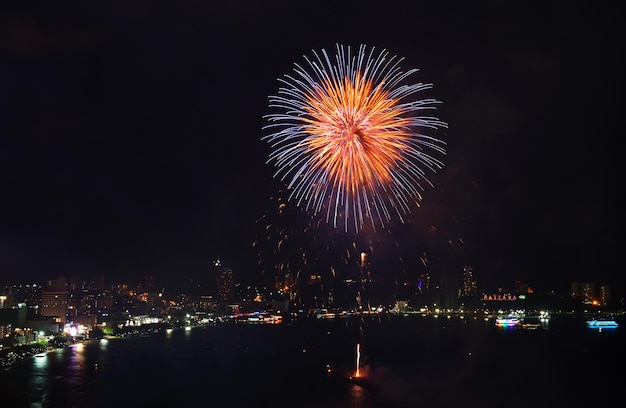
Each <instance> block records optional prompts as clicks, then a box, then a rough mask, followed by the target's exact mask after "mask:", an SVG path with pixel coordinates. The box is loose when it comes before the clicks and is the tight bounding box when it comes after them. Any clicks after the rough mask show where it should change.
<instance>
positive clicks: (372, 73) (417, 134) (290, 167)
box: [262, 45, 447, 232]
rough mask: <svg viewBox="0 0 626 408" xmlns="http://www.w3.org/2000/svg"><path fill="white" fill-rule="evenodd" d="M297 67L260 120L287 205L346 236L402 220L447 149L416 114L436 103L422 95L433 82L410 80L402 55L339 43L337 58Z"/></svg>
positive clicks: (435, 124) (433, 122)
mask: <svg viewBox="0 0 626 408" xmlns="http://www.w3.org/2000/svg"><path fill="white" fill-rule="evenodd" d="M305 60H306V65H299V64H295V68H294V74H292V75H285V76H284V78H281V79H279V81H280V83H281V87H280V88H279V90H278V94H277V95H272V96H270V97H269V106H270V108H271V109H274V110H275V113H271V114H268V115H266V116H265V118H266V119H267V120H268V122H269V124H268V125H266V126H265V127H264V128H263V129H264V130H265V131H268V132H269V134H267V135H265V136H263V138H262V139H263V140H265V141H267V142H268V143H269V144H270V145H271V149H272V151H271V153H270V156H269V159H268V163H270V162H273V163H274V165H275V166H276V168H277V170H276V172H275V175H274V176H275V177H281V180H282V181H284V182H286V184H287V187H288V188H289V189H290V191H291V193H290V196H289V199H290V200H295V201H296V202H297V204H298V205H299V206H301V207H303V208H305V210H306V211H311V212H312V213H313V214H320V213H321V214H324V213H325V218H326V221H327V222H331V221H332V224H333V226H334V227H337V226H338V225H339V224H341V219H343V224H344V226H345V230H346V232H347V231H348V229H349V226H351V225H352V226H353V227H354V229H355V231H356V232H358V231H359V230H361V229H363V228H364V227H365V226H371V227H372V228H376V226H377V225H378V226H381V227H383V228H384V227H385V225H386V224H387V223H389V222H390V221H391V220H392V219H394V218H395V217H396V216H397V217H398V219H399V220H400V221H401V222H404V215H406V214H408V213H409V212H410V211H411V205H412V203H415V204H417V205H418V206H419V204H420V202H421V200H422V196H421V191H423V190H424V188H423V186H422V183H423V182H426V183H427V184H429V185H431V186H432V184H431V183H430V181H429V180H428V179H427V177H426V174H427V171H428V172H436V171H437V170H440V169H441V168H443V163H442V162H441V161H440V160H439V159H437V158H436V157H435V156H436V155H445V149H444V147H443V146H444V145H445V143H444V142H443V141H441V140H439V139H437V138H435V137H433V136H429V135H427V134H425V133H423V131H425V130H430V131H435V130H437V129H438V128H441V127H447V125H446V123H445V122H443V121H441V120H439V119H437V118H436V117H433V116H425V115H422V113H423V112H424V111H428V110H433V109H435V106H436V105H437V104H438V103H439V102H438V101H437V100H435V99H419V98H417V97H416V96H417V94H419V93H420V92H422V91H424V90H427V89H430V88H431V87H432V85H431V84H424V83H413V82H410V81H409V80H410V77H411V76H412V75H413V74H414V73H415V72H417V69H411V70H409V71H406V72H404V71H403V70H402V69H401V67H400V63H401V62H402V61H403V58H398V57H396V56H392V55H390V54H389V52H387V51H386V50H382V51H380V52H377V51H376V50H375V49H374V48H371V49H368V48H367V47H366V46H365V45H361V46H360V47H359V49H358V51H357V52H356V53H355V54H353V52H352V50H351V48H350V47H344V46H341V45H337V48H336V54H335V55H334V58H333V57H331V56H330V55H329V54H328V53H327V52H326V50H322V51H321V54H319V53H317V52H315V51H313V58H308V57H305Z"/></svg>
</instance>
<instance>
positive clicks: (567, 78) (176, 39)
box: [0, 0, 626, 293]
mask: <svg viewBox="0 0 626 408" xmlns="http://www.w3.org/2000/svg"><path fill="white" fill-rule="evenodd" d="M13 3H14V5H13V6H10V5H9V6H7V5H4V6H3V10H2V11H1V15H0V90H1V92H0V137H1V141H2V148H1V149H0V182H1V187H2V195H1V199H0V282H1V281H5V282H6V281H8V282H11V281H22V280H25V279H47V278H53V277H56V276H59V275H65V276H71V275H80V276H84V277H90V276H91V275H93V274H96V273H103V274H105V276H106V277H107V279H110V280H121V281H124V280H127V281H129V280H132V279H135V278H137V277H141V276H143V275H146V274H152V275H157V276H164V277H178V276H194V275H196V276H197V275H200V274H202V273H204V271H206V270H207V268H208V266H209V264H210V263H211V261H212V260H213V259H215V258H218V257H219V258H220V259H221V260H222V262H223V264H226V265H229V266H232V267H233V269H234V270H235V272H236V273H237V274H238V276H239V277H240V279H241V280H245V279H250V280H254V278H255V277H256V276H257V274H258V271H257V270H256V261H257V255H256V253H255V250H254V249H253V248H252V242H253V241H255V239H256V234H257V233H258V228H259V226H258V225H257V224H256V220H257V219H258V218H259V217H260V216H261V215H262V214H263V213H264V211H266V210H267V209H268V206H271V202H270V197H272V196H274V195H275V194H276V192H277V191H278V190H279V188H280V186H279V183H278V181H277V180H275V179H273V178H272V173H273V169H272V168H271V166H270V165H267V164H266V163H265V162H266V159H267V155H268V154H269V147H268V146H267V144H266V143H265V142H263V141H261V140H260V139H261V137H262V135H263V134H264V132H263V131H262V127H263V126H264V125H265V122H264V119H263V115H265V114H267V113H269V110H268V106H267V97H268V95H270V94H273V93H276V91H277V89H278V82H277V78H279V77H281V76H283V75H284V74H286V73H289V72H290V71H291V70H292V68H293V63H294V62H302V60H303V59H302V56H303V55H310V54H311V50H319V49H321V48H326V49H327V50H333V49H334V47H335V44H336V43H341V44H345V45H351V46H353V47H358V45H360V44H367V45H369V46H375V47H377V48H381V49H382V48H386V49H387V50H389V51H390V52H391V53H392V54H394V55H398V56H402V57H405V62H404V63H405V65H404V67H405V68H419V69H420V71H419V73H418V74H417V75H416V77H415V78H416V79H417V80H420V81H423V82H432V83H433V84H434V87H433V89H432V90H431V91H430V92H429V94H428V96H430V97H435V98H436V99H439V100H441V101H443V105H442V106H441V107H440V108H439V109H438V111H437V116H438V117H440V118H441V119H443V120H445V121H447V122H448V123H449V129H447V131H446V132H443V133H442V134H441V137H442V138H443V139H444V140H445V141H446V142H447V143H448V146H447V150H448V154H447V156H446V157H445V159H444V161H445V163H446V167H445V168H444V170H443V171H441V172H440V173H438V174H437V175H435V176H433V177H431V181H432V182H433V183H434V184H435V187H434V188H432V189H427V191H426V192H425V194H424V202H423V206H422V208H421V209H420V210H419V211H417V212H416V213H414V214H412V217H413V218H414V219H416V220H418V222H417V225H423V226H429V225H436V226H437V228H438V229H439V231H442V232H441V234H442V235H446V234H448V235H449V237H450V239H451V240H453V241H454V244H455V245H458V243H459V242H461V241H462V242H463V244H462V245H463V246H464V249H463V251H462V255H461V256H462V258H463V259H462V262H463V263H467V264H470V265H473V267H474V272H475V274H476V277H477V279H478V280H479V283H483V284H484V285H485V286H488V285H491V286H494V285H508V286H511V284H512V282H513V280H514V279H520V280H523V281H526V282H528V283H529V284H530V285H531V286H532V287H536V288H539V289H546V290H548V289H557V290H561V291H566V290H567V288H568V285H569V281H570V280H579V281H585V282H595V283H597V284H602V283H610V284H612V285H613V286H614V287H615V290H616V291H618V292H619V291H623V290H624V286H626V285H625V279H624V276H623V275H624V274H623V271H622V267H621V262H618V261H619V260H620V255H621V251H622V248H623V246H622V238H621V231H620V227H619V225H620V223H622V222H623V215H622V211H618V209H620V207H621V206H619V205H618V197H619V196H621V189H622V186H623V184H622V181H621V177H620V173H621V172H620V171H619V169H620V168H621V166H620V165H619V160H621V158H618V152H620V149H621V145H622V143H621V142H620V137H621V136H622V135H623V126H621V123H620V125H618V122H621V120H620V119H621V116H620V114H621V110H620V102H621V101H622V99H623V90H624V89H623V83H624V82H623V76H622V74H623V72H624V63H623V62H624V60H623V57H624V47H623V44H622V43H621V42H620V39H621V38H622V32H621V31H622V30H621V28H620V23H621V21H620V19H619V18H618V16H619V15H620V14H619V13H618V12H617V11H616V10H610V9H598V8H593V9H592V8H590V9H584V8H581V7H580V6H578V5H574V4H571V2H567V1H542V2H527V1H526V2H519V1H517V2H514V1H496V0H492V1H482V2H449V1H427V2H422V1H412V2H398V3H397V2H394V1H386V2H381V3H371V4H370V3H367V2H353V1H344V2H341V1H339V2H328V3H326V2H291V1H280V2H275V1H270V2H251V1H250V2H209V1H191V0H189V1H187V0H178V1H170V2H160V1H159V2H143V1H141V2H140V1H132V0H123V1H121V0H120V1H109V2H103V4H100V5H96V3H98V4H99V2H68V3H65V2H61V3H62V4H66V5H60V4H59V2H44V1H41V2H23V1H16V2H13ZM105 4H106V5H105ZM366 4H369V5H366ZM409 4H410V6H409ZM450 220H453V223H454V228H452V227H449V228H448V226H447V225H448V224H449V223H450V222H451V221H450ZM405 238H406V237H405ZM445 238H446V239H444V241H447V236H446V237H445ZM459 238H461V240H459ZM409 239H410V238H409ZM424 239H425V240H427V239H428V235H427V234H426V235H424V234H421V233H417V232H416V234H415V240H424ZM404 256H406V257H417V255H415V254H406V255H404ZM621 293H623V292H621Z"/></svg>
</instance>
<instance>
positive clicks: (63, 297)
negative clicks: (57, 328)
mask: <svg viewBox="0 0 626 408" xmlns="http://www.w3.org/2000/svg"><path fill="white" fill-rule="evenodd" d="M68 303H69V295H68V292H67V291H54V292H52V291H44V292H42V293H41V315H42V316H48V317H54V318H55V320H56V321H57V322H58V323H65V321H66V320H67V309H68Z"/></svg>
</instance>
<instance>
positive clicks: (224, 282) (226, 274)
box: [216, 267, 235, 302]
mask: <svg viewBox="0 0 626 408" xmlns="http://www.w3.org/2000/svg"><path fill="white" fill-rule="evenodd" d="M216 286H217V300H218V301H220V302H230V301H232V300H234V297H235V277H234V275H233V270H232V269H230V268H225V267H222V268H221V271H220V272H219V273H218V275H217V279H216Z"/></svg>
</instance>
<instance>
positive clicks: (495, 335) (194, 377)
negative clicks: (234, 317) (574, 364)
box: [0, 319, 621, 408]
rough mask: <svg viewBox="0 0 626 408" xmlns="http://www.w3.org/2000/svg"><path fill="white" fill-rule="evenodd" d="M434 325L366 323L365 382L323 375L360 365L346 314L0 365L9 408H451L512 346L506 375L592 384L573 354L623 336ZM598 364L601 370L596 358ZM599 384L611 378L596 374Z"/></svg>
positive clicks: (91, 346)
mask: <svg viewBox="0 0 626 408" xmlns="http://www.w3.org/2000/svg"><path fill="white" fill-rule="evenodd" d="M432 322H435V323H432V324H430V323H429V324H426V323H419V324H416V326H415V327H411V326H409V327H403V326H402V325H398V326H393V325H391V324H389V323H385V322H376V323H375V324H378V325H381V326H378V328H377V327H376V326H373V325H371V326H368V327H366V335H365V336H360V335H359V337H358V338H359V339H360V340H362V341H363V342H364V344H362V346H364V347H363V348H362V349H361V351H362V353H363V357H364V358H367V359H368V360H370V361H369V362H370V363H371V364H369V365H363V366H362V368H363V369H364V375H365V379H366V380H367V381H366V382H365V384H367V385H366V386H365V387H364V386H361V384H359V383H353V382H350V381H347V380H346V381H337V382H334V383H333V382H327V381H324V380H323V379H321V378H322V377H323V376H328V372H327V370H328V369H327V367H329V366H330V367H338V368H340V369H341V370H344V371H345V372H347V373H348V372H349V373H353V372H354V368H355V366H354V364H355V358H356V356H355V339H356V338H355V337H354V336H352V334H351V333H352V332H350V331H349V330H347V329H346V328H348V329H349V327H348V325H346V324H345V322H339V323H328V326H327V327H325V326H322V327H321V330H320V328H319V327H318V329H315V330H317V331H316V333H317V334H315V333H312V332H308V331H307V330H308V329H303V331H302V332H299V331H293V332H286V331H285V330H284V329H280V328H278V327H276V328H267V327H262V326H256V327H245V328H229V327H215V328H206V329H201V328H197V329H193V330H190V331H185V330H182V329H181V330H176V331H173V332H172V333H165V332H163V333H159V334H155V335H153V336H148V337H136V338H123V339H110V340H106V339H104V340H99V341H96V340H93V341H87V342H85V343H84V344H79V345H75V346H72V347H66V348H63V349H56V350H54V351H51V352H48V353H46V354H45V356H43V357H37V356H36V357H33V358H30V359H28V360H26V361H24V362H22V363H20V364H18V365H17V366H15V367H12V368H11V369H10V370H9V371H7V372H4V373H2V372H0V384H2V388H3V392H4V393H5V394H6V395H8V398H9V399H13V400H14V401H16V403H15V404H12V405H7V407H9V406H10V407H15V408H20V407H46V408H57V407H75V408H83V407H85V408H86V407H89V408H92V407H94V408H97V407H106V406H110V404H109V403H107V401H109V402H110V398H111V396H112V393H115V394H119V395H130V396H129V397H128V398H125V399H124V402H125V405H124V404H123V405H122V406H193V405H194V404H195V405H197V402H198V401H207V402H208V401H212V400H215V399H217V398H221V400H220V401H221V402H222V404H221V405H220V404H217V405H220V406H246V405H255V404H256V403H262V402H263V403H265V402H272V405H273V406H274V407H280V406H290V407H307V408H308V407H321V406H324V407H338V406H341V407H347V408H370V407H374V406H381V405H380V402H381V400H382V401H383V402H384V403H390V402H393V403H396V402H397V405H391V406H401V403H402V402H403V401H411V402H415V401H420V400H423V398H424V397H425V396H428V397H429V401H431V403H432V402H433V401H434V402H436V401H438V400H439V401H440V402H439V406H443V405H442V404H441V401H442V400H444V399H446V398H447V399H448V400H450V399H452V400H453V399H454V394H450V393H449V390H448V389H447V388H446V387H448V386H453V387H455V389H457V390H459V391H458V392H461V391H462V390H465V391H467V390H472V389H477V390H479V391H477V392H475V393H476V394H477V395H478V396H477V397H476V398H477V399H478V398H479V397H480V398H482V399H485V398H486V399H488V398H492V397H497V396H498V395H499V394H497V390H494V389H482V388H480V384H483V383H484V382H491V383H493V384H496V385H497V384H498V381H505V379H504V377H503V376H502V375H500V374H498V370H497V369H494V367H498V366H499V365H500V364H501V362H502V358H503V356H507V353H510V352H511V350H514V351H515V356H516V357H519V358H521V359H523V360H524V363H525V364H524V365H523V366H519V367H516V370H513V371H507V376H508V377H510V378H508V380H507V381H509V380H514V379H515V378H513V377H515V376H517V377H519V379H520V380H522V379H524V378H527V377H528V376H532V373H531V372H530V371H528V370H537V367H539V369H540V371H541V372H542V375H543V377H545V378H546V379H548V378H553V376H557V375H561V376H563V375H565V376H568V379H569V381H570V382H571V383H574V384H576V383H577V381H582V380H581V379H579V378H578V377H576V374H575V373H576V372H577V371H575V370H571V372H569V371H568V372H567V373H564V374H562V373H561V371H560V370H561V367H562V365H563V364H564V363H566V362H567V361H570V359H572V358H576V359H578V358H583V357H584V358H585V360H581V362H582V363H584V362H586V361H592V362H593V361H594V360H593V359H589V356H592V357H594V356H596V358H601V357H602V356H603V355H604V354H605V353H609V350H612V348H611V347H612V345H613V344H621V343H619V342H618V341H613V340H612V338H614V337H616V336H619V335H620V331H619V329H621V327H620V328H618V330H613V331H612V333H610V334H609V333H608V330H607V331H605V330H603V331H602V332H600V333H597V332H591V333H590V332H589V331H587V330H586V328H584V327H582V326H581V327H580V329H578V328H577V327H578V326H576V327H575V328H574V329H572V331H569V329H567V327H569V326H567V327H565V326H559V325H556V327H557V329H559V327H563V329H562V330H560V331H559V330H557V331H556V332H550V330H552V329H550V330H546V331H536V330H533V331H530V332H527V331H517V332H513V331H508V330H504V331H503V330H498V329H497V328H493V329H489V328H488V327H486V326H485V325H484V323H483V322H481V321H470V322H473V323H470V324H469V325H468V324H467V321H464V322H463V323H462V324H458V325H457V323H456V322H455V321H454V319H452V320H450V319H445V320H442V319H438V320H435V319H433V320H432ZM437 322H440V323H437ZM316 324H318V323H316ZM320 324H326V323H320ZM342 325H343V326H342ZM385 325H386V326H385ZM344 329H345V330H344ZM566 329H567V330H566ZM280 330H283V331H280ZM342 330H343V332H342ZM561 333H563V334H561ZM571 333H577V334H576V335H575V336H574V335H572V334H571ZM620 338H621V337H620ZM374 340H375V341H374ZM303 349H306V350H307V353H302V350H303ZM590 353H591V354H590ZM510 358H512V357H511V355H509V356H508V357H507V359H508V360H507V361H509V360H510ZM602 361H605V360H602ZM592 362H590V363H589V364H591V365H594V367H595V364H597V363H596V362H593V363H592ZM582 363H581V364H582ZM316 364H317V365H319V367H317V365H316ZM603 364H606V362H604V363H603ZM609 364H611V362H610V360H609ZM525 367H533V368H525ZM318 368H319V373H320V374H322V373H323V375H322V377H320V376H318V374H317V372H316V370H317V369H318ZM605 368H606V370H605V371H604V372H610V368H611V367H605ZM383 370H387V371H383ZM451 381H452V382H451ZM600 381H607V379H606V378H604V379H602V380H600V379H598V380H596V382H600ZM232 384H239V385H241V386H242V387H244V386H245V387H244V388H245V389H246V392H245V393H244V392H240V393H234V394H232V395H231V394H230V393H229V391H228V390H229V389H232ZM446 384H448V385H446ZM5 385H6V387H5ZM4 390H7V391H6V392H5V391H4ZM138 390H145V392H143V391H142V392H138ZM551 391H553V390H551ZM270 396H271V397H270ZM275 398H278V399H275ZM280 398H282V400H281V399H280ZM313 398H314V399H313ZM566 398H567V397H566ZM395 399H398V401H396V400H395ZM309 400H311V401H309ZM281 401H282V402H281ZM285 401H290V403H289V404H283V403H284V402H285ZM118 402H119V401H118ZM228 402H232V403H231V404H229V403H228ZM452 402H454V400H453V401H452ZM457 402H459V401H457ZM2 405H3V407H4V404H2ZM217 405H216V406H217ZM384 406H390V405H384ZM430 406H437V405H436V404H434V405H430Z"/></svg>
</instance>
